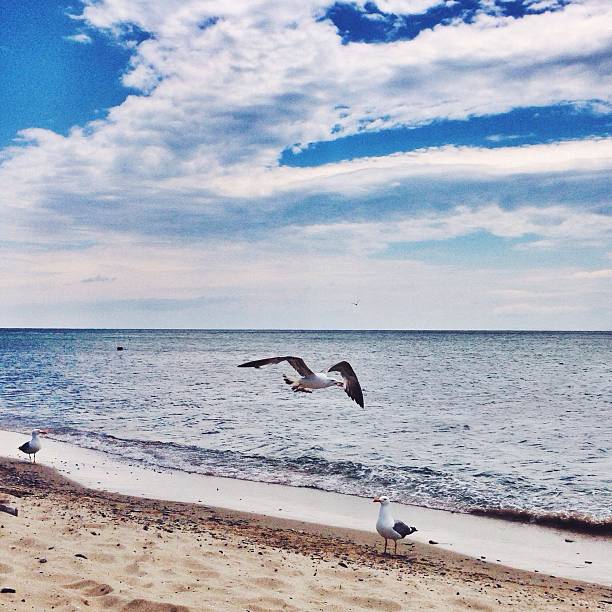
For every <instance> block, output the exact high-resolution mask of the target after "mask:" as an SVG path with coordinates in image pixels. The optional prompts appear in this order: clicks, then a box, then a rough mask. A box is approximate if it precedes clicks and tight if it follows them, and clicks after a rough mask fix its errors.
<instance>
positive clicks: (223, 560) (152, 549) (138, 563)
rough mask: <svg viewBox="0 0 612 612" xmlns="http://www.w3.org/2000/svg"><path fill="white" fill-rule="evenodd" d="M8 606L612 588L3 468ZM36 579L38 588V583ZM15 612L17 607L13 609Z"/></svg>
mask: <svg viewBox="0 0 612 612" xmlns="http://www.w3.org/2000/svg"><path fill="white" fill-rule="evenodd" d="M0 493H1V494H2V495H4V496H8V497H9V498H10V500H11V502H12V503H13V504H16V505H18V506H19V509H20V514H19V517H12V516H6V517H5V518H2V519H0V524H2V528H1V529H0V586H1V587H2V588H7V587H8V588H13V589H14V590H15V593H10V592H9V593H4V594H1V595H0V598H2V599H0V604H5V605H12V606H13V608H12V609H14V610H25V609H32V608H33V607H34V608H38V609H51V607H55V608H56V609H66V610H68V609H69V610H75V609H80V608H81V606H87V607H88V608H91V609H108V608H112V609H119V610H126V611H128V610H137V611H141V612H147V611H151V612H171V611H174V612H189V611H192V610H194V611H195V610H214V609H220V608H221V607H223V608H224V609H228V610H245V609H248V610H252V611H259V610H261V611H263V610H281V609H287V610H303V609H309V610H316V609H318V610H368V609H379V610H405V609H422V608H429V609H434V610H447V609H449V608H450V609H479V610H497V609H500V608H503V607H506V606H512V607H514V608H515V609H516V608H517V607H518V609H538V610H564V609H572V610H592V609H602V610H604V609H609V608H608V606H609V604H610V602H612V588H611V587H605V586H601V585H596V584H589V583H588V582H581V581H575V580H569V579H565V578H560V577H551V576H547V575H544V574H542V573H537V572H527V571H523V570H518V569H512V568H510V567H507V566H504V565H498V564H494V563H489V562H488V560H483V559H479V558H471V557H466V556H465V555H461V554H458V553H455V552H451V551H447V550H444V549H441V548H439V547H437V546H431V545H428V544H423V543H420V542H407V543H402V546H401V552H400V554H398V556H397V557H389V556H384V555H383V554H382V552H381V540H380V538H379V537H378V536H377V534H374V533H368V532H365V531H361V530H355V529H347V528H338V527H333V526H327V525H322V524H317V523H313V522H307V521H297V520H291V519H287V518H282V517H270V516H265V515H262V514H254V513H247V512H239V511H235V510H227V509H223V508H214V507H210V506H206V505H201V504H192V503H184V502H172V501H160V500H157V499H147V498H145V497H135V496H128V495H122V494H117V493H109V492H107V491H103V490H95V489H90V488H85V487H82V486H81V485H79V484H78V483H75V482H73V481H71V480H69V479H67V478H65V477H64V476H62V475H61V474H59V473H58V472H57V471H56V470H54V469H52V468H49V467H47V466H44V465H41V464H37V465H30V464H28V463H25V462H23V461H16V460H12V459H0ZM33 576H36V580H33V579H32V578H33ZM7 609H10V608H7Z"/></svg>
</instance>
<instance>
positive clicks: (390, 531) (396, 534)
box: [373, 495, 417, 555]
mask: <svg viewBox="0 0 612 612" xmlns="http://www.w3.org/2000/svg"><path fill="white" fill-rule="evenodd" d="M373 501H374V503H376V502H378V503H379V504H380V511H379V512H378V520H377V521H376V531H378V533H379V534H380V535H381V536H382V537H383V538H384V539H385V553H384V554H387V540H393V542H394V544H395V551H394V553H393V554H395V555H396V554H397V541H398V540H401V539H402V538H405V537H406V536H408V535H410V534H411V533H414V532H415V531H417V528H416V527H409V526H408V525H406V523H402V521H396V520H395V519H394V518H393V517H392V516H391V511H390V510H389V505H390V502H389V498H388V497H387V496H386V495H381V496H380V497H375V498H374V500H373Z"/></svg>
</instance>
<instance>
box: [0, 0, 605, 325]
mask: <svg viewBox="0 0 612 612" xmlns="http://www.w3.org/2000/svg"><path fill="white" fill-rule="evenodd" d="M0 7H1V8H0V11H1V12H0V75H1V76H0V107H1V108H2V109H3V113H2V118H1V120H0V181H1V183H2V185H3V192H2V194H0V208H1V209H2V215H3V219H4V220H5V223H4V224H3V227H2V228H0V255H1V257H0V261H1V262H2V263H0V272H1V274H0V278H1V279H2V280H1V283H2V287H0V289H2V291H3V295H4V296H5V300H4V301H3V304H2V306H0V325H2V324H4V325H10V326H46V325H51V326H62V325H65V326H74V327H87V326H102V327H103V326H110V327H113V326H133V327H148V326H157V327H173V326H178V327H279V328H289V327H304V328H308V327H315V328H319V327H320V328H340V327H354V328H408V329H419V328H436V329H440V328H470V329H478V328H488V329H495V328H503V329H534V328H537V329H543V328H546V329H609V328H610V327H611V325H612V318H611V315H610V313H609V307H608V306H607V305H608V304H609V302H610V298H612V240H611V235H612V216H611V213H612V207H611V205H610V199H609V194H610V187H611V185H610V178H609V177H610V176H611V173H610V170H611V168H610V166H612V136H611V134H610V128H611V125H612V106H611V100H610V92H611V91H612V87H611V85H612V79H611V72H612V68H611V66H612V62H611V61H610V59H611V58H612V41H611V39H610V36H609V26H608V24H609V22H610V19H611V18H612V7H611V6H610V5H609V3H608V2H605V1H604V0H584V1H582V2H571V1H569V0H510V1H509V0H486V1H485V0H456V1H453V2H447V1H439V0H379V2H378V3H374V2H354V3H345V2H336V3H329V2H327V3H326V2H320V1H314V0H313V1H308V2H298V1H297V0H295V1H293V0H291V1H288V2H286V3H283V5H282V6H278V5H277V4H276V3H273V2H269V3H266V2H263V3H261V6H258V10H257V12H253V9H252V7H251V6H250V4H249V3H248V2H246V1H245V2H239V1H238V2H236V3H233V4H232V5H231V6H230V5H228V4H227V3H217V4H216V3H211V2H202V1H200V0H187V1H185V2H178V1H177V2H173V1H172V0H168V1H167V2H160V3H156V4H155V5H154V6H151V5H150V4H148V3H147V2H145V1H144V0H131V1H128V0H101V1H99V2H96V3H82V2H80V1H79V0H75V1H74V2H71V3H67V2H52V1H50V0H44V1H43V0H41V1H38V2H34V1H26V2H20V3H16V2H8V1H5V2H2V1H1V0H0ZM356 296H358V297H359V298H360V307H359V309H358V310H357V311H355V309H354V308H352V309H351V308H348V306H350V305H351V302H352V301H354V299H355V297H356ZM304 305H306V308H304ZM445 305H448V307H445ZM451 305H452V306H451ZM347 309H348V310H347ZM347 316H349V318H348V319H347ZM1 322H3V323H1Z"/></svg>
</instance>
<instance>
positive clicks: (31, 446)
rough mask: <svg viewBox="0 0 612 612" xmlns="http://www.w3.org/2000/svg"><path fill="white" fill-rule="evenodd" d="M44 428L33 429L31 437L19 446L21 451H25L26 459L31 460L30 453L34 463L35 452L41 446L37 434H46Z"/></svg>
mask: <svg viewBox="0 0 612 612" xmlns="http://www.w3.org/2000/svg"><path fill="white" fill-rule="evenodd" d="M46 433H47V432H46V431H45V430H44V429H40V430H39V429H35V430H34V431H33V432H32V439H31V440H30V441H29V442H26V443H25V444H22V445H21V446H20V447H19V450H20V451H21V452H22V453H26V455H27V456H28V459H30V461H32V455H33V456H34V463H36V453H37V452H38V451H39V450H40V449H41V448H42V443H41V441H40V438H39V434H43V435H44V434H46Z"/></svg>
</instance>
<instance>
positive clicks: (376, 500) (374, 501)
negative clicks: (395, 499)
mask: <svg viewBox="0 0 612 612" xmlns="http://www.w3.org/2000/svg"><path fill="white" fill-rule="evenodd" d="M376 502H378V503H380V499H378V497H375V498H374V499H373V500H372V503H374V504H375V503H376Z"/></svg>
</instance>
